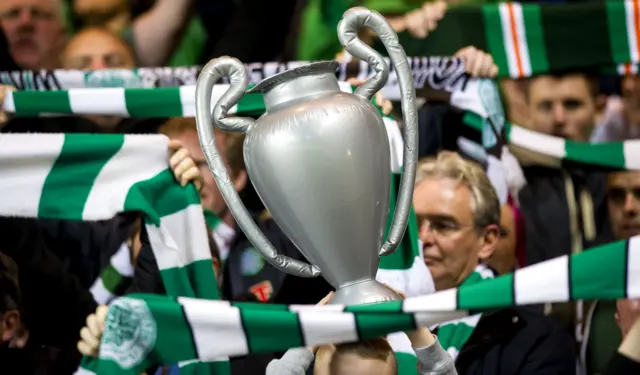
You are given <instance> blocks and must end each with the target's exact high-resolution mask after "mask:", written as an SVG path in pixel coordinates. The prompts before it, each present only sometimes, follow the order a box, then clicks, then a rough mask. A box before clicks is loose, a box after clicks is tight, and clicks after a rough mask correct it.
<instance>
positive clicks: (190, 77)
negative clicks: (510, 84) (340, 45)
mask: <svg viewBox="0 0 640 375" xmlns="http://www.w3.org/2000/svg"><path fill="white" fill-rule="evenodd" d="M408 61H409V65H410V67H411V70H412V71H413V76H414V83H415V86H416V89H417V90H418V94H419V95H420V93H421V91H422V94H423V95H422V96H424V94H425V91H436V92H443V91H444V92H453V91H459V90H464V88H465V87H466V84H467V81H468V80H469V75H468V74H466V73H465V70H464V69H465V68H464V61H462V60H461V59H459V58H455V57H410V58H408ZM305 64H308V62H306V61H290V62H268V63H248V64H245V66H246V68H247V72H248V73H249V78H250V80H251V82H252V83H258V82H260V81H261V80H263V79H265V78H268V77H271V76H273V75H275V74H278V73H282V72H284V71H287V70H290V69H293V68H296V67H299V66H302V65H305ZM387 64H388V65H389V68H390V73H389V79H388V80H387V84H386V85H385V87H384V88H383V89H382V93H383V94H384V95H385V97H387V98H389V99H391V100H399V99H400V97H399V92H400V91H399V87H398V79H397V76H396V73H395V69H394V68H393V65H391V64H390V62H389V60H388V59H387ZM200 69H201V67H198V66H190V67H177V68H169V67H160V68H137V69H133V70H126V69H105V70H98V71H93V72H88V71H82V70H53V71H45V70H43V71H14V72H0V83H2V84H6V85H10V86H13V87H15V88H16V89H17V90H20V91H54V90H69V89H77V88H99V87H100V88H104V87H123V88H163V87H179V86H191V85H195V84H196V81H197V79H198V75H199V74H200ZM373 73H374V72H373V71H372V70H371V68H370V67H369V65H367V63H366V62H364V61H359V60H353V61H350V62H345V63H341V64H340V67H339V69H338V71H337V72H336V76H337V77H338V79H339V80H340V81H345V80H347V79H348V78H352V77H353V78H358V79H365V78H367V77H369V76H371V75H373ZM220 83H228V80H227V81H226V82H225V81H224V80H221V81H220Z"/></svg>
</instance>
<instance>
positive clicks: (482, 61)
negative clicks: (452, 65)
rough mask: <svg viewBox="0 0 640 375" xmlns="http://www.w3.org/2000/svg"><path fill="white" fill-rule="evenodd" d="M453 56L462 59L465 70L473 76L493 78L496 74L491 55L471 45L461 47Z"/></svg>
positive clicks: (495, 66) (496, 69) (496, 70)
mask: <svg viewBox="0 0 640 375" xmlns="http://www.w3.org/2000/svg"><path fill="white" fill-rule="evenodd" d="M455 56H456V57H460V58H462V59H463V60H464V63H465V70H466V71H467V73H469V74H470V75H471V76H473V77H481V78H495V77H496V76H497V75H498V66H497V65H496V64H495V62H494V61H493V57H492V56H491V55H490V54H488V53H486V52H484V51H481V50H479V49H477V48H475V47H473V46H469V47H465V48H463V49H461V50H460V51H458V52H457V53H456V54H455Z"/></svg>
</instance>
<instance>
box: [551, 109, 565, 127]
mask: <svg viewBox="0 0 640 375" xmlns="http://www.w3.org/2000/svg"><path fill="white" fill-rule="evenodd" d="M566 122H567V113H566V111H565V109H564V107H563V106H562V105H555V106H554V107H553V123H554V125H556V126H564V125H565V123H566Z"/></svg>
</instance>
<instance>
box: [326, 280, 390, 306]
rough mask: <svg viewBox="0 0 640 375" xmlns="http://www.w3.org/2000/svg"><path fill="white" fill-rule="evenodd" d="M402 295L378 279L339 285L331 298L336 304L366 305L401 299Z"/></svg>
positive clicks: (332, 302)
mask: <svg viewBox="0 0 640 375" xmlns="http://www.w3.org/2000/svg"><path fill="white" fill-rule="evenodd" d="M401 299H402V297H401V296H400V295H398V293H396V292H394V291H393V290H392V289H390V288H388V287H387V286H385V285H383V284H381V283H379V282H377V281H376V280H372V279H369V280H364V281H360V282H357V283H353V284H349V285H345V286H342V287H339V288H338V290H336V293H335V295H334V296H333V298H332V299H331V304H334V305H365V304H369V303H378V302H386V301H397V300H401Z"/></svg>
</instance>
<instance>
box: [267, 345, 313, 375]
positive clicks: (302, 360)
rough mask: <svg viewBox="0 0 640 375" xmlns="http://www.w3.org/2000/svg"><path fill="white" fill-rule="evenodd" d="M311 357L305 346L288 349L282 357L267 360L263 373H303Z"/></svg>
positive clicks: (270, 374) (272, 374) (294, 374)
mask: <svg viewBox="0 0 640 375" xmlns="http://www.w3.org/2000/svg"><path fill="white" fill-rule="evenodd" d="M313 358H314V355H313V352H312V351H311V350H309V349H307V348H296V349H289V350H287V352H286V353H284V355H283V356H282V358H280V359H274V360H273V361H271V362H269V365H267V371H266V372H265V375H305V374H306V373H307V369H308V368H309V365H311V362H312V361H313Z"/></svg>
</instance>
